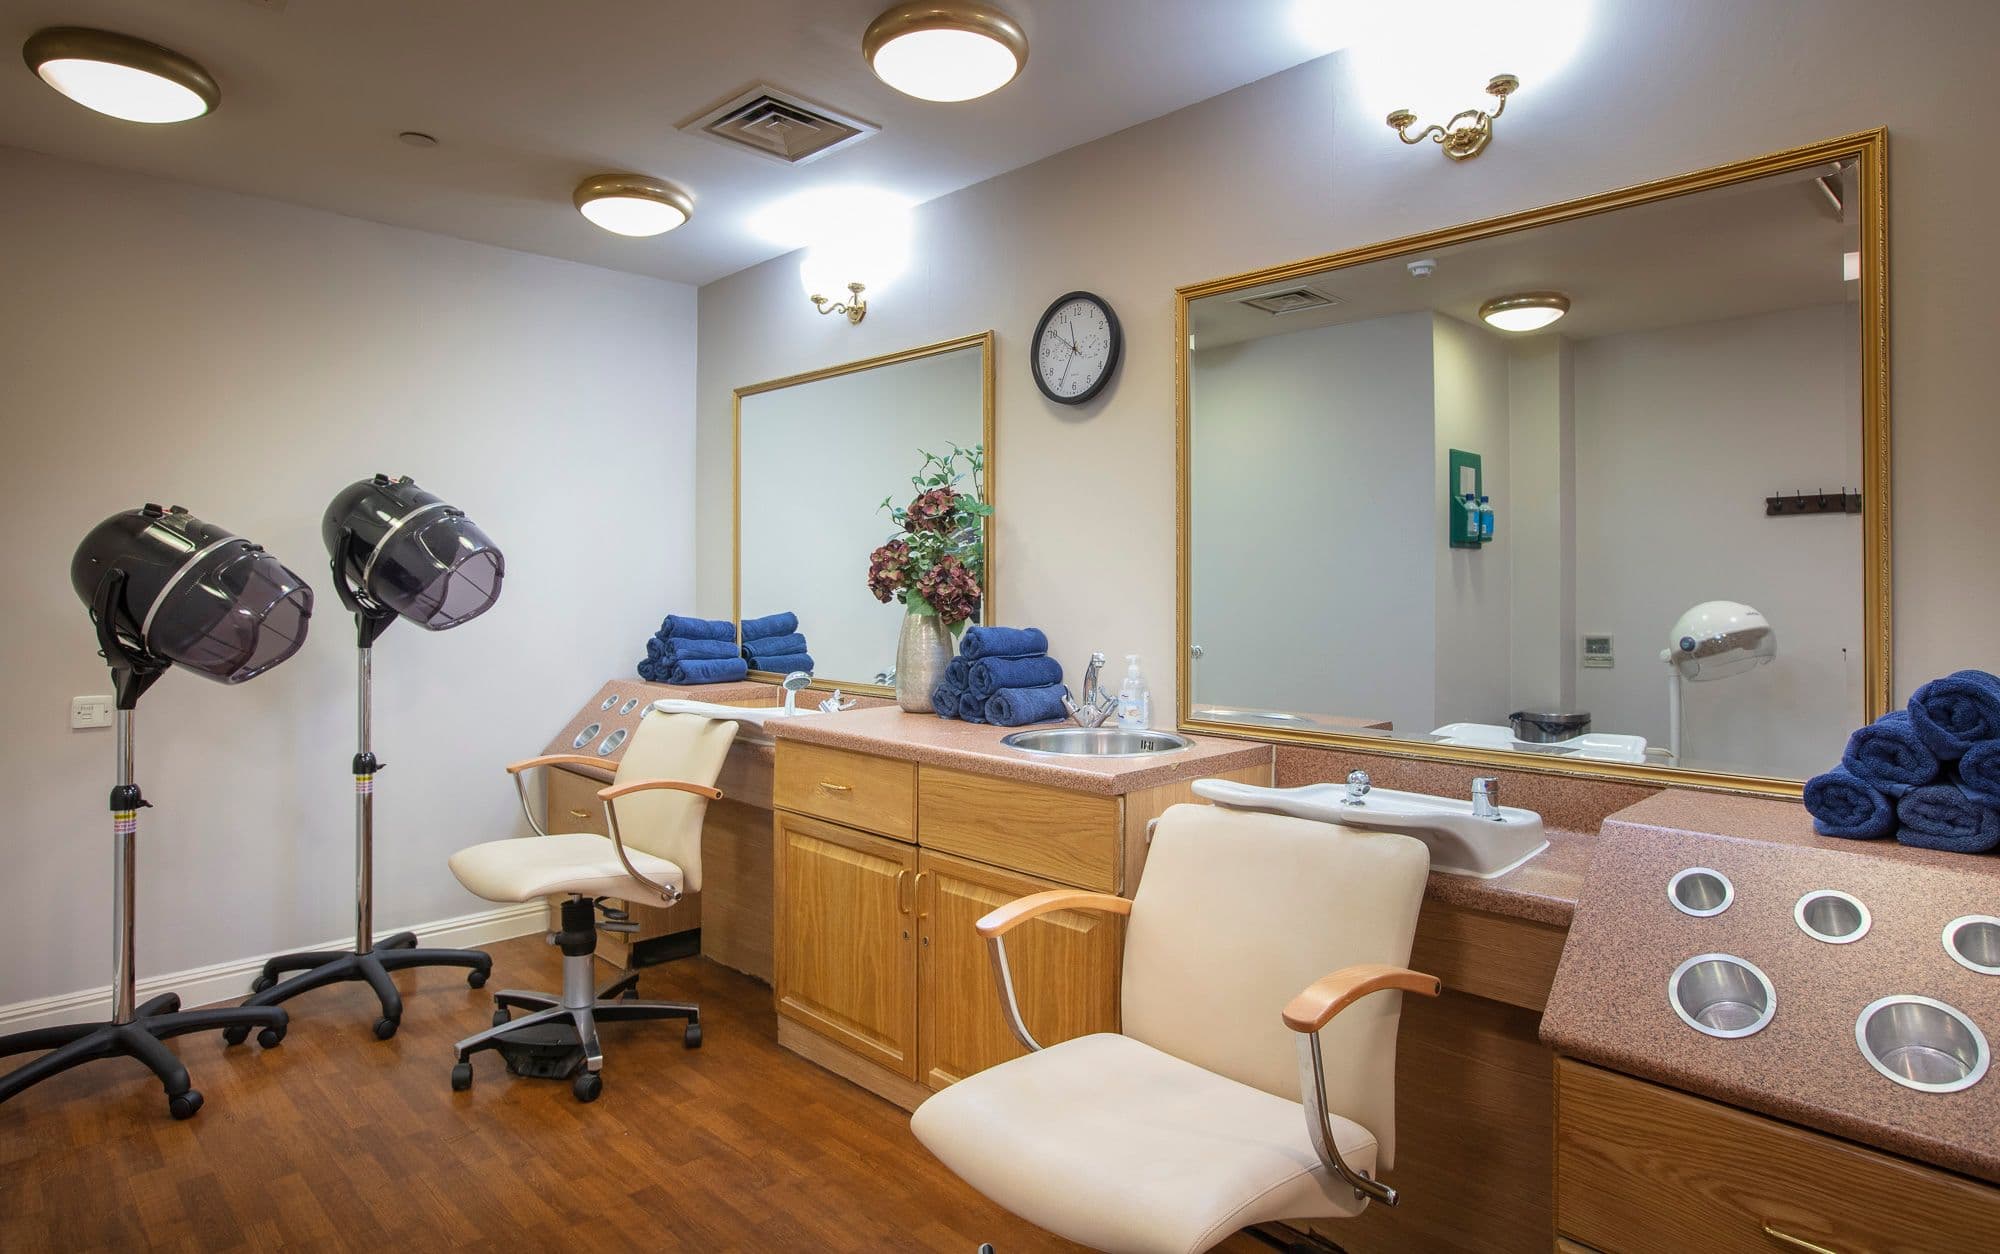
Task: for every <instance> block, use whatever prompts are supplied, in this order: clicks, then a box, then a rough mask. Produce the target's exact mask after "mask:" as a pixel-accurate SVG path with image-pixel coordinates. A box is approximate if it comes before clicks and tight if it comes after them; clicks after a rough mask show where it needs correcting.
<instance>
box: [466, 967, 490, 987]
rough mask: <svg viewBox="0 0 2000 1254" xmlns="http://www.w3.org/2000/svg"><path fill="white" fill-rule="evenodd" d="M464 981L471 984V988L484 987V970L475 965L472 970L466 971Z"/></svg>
mask: <svg viewBox="0 0 2000 1254" xmlns="http://www.w3.org/2000/svg"><path fill="white" fill-rule="evenodd" d="M465 982H466V983H467V984H469V985H471V986H472V987H473V988H485V987H486V972H484V971H481V970H479V969H478V968H476V967H475V968H474V969H473V970H471V971H468V972H467V973H466V976H465Z"/></svg>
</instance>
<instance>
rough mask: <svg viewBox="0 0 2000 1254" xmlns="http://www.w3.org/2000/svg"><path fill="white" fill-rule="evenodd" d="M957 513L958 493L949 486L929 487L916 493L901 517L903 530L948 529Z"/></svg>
mask: <svg viewBox="0 0 2000 1254" xmlns="http://www.w3.org/2000/svg"><path fill="white" fill-rule="evenodd" d="M957 513H958V493H956V492H954V491H952V490H951V489H950V488H931V489H930V490H928V491H925V492H919V493H917V499H916V500H914V501H911V502H910V508H909V512H908V513H907V514H906V515H905V516H904V518H903V530H905V531H911V532H916V531H948V530H950V529H951V520H952V518H953V516H954V515H956V514H957Z"/></svg>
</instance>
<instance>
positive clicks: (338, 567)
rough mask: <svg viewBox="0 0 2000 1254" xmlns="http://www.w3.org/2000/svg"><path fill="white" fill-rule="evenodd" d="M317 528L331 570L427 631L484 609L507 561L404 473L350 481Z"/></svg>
mask: <svg viewBox="0 0 2000 1254" xmlns="http://www.w3.org/2000/svg"><path fill="white" fill-rule="evenodd" d="M320 535H321V537H322V538H323V539H324V540H325V541H326V550H327V552H328V553H329V554H331V555H332V557H333V564H334V570H335V571H336V572H337V577H338V578H340V579H342V580H345V581H346V582H347V583H348V584H349V585H350V586H351V587H353V588H354V590H355V591H356V593H358V594H359V595H360V596H361V598H362V599H363V600H364V601H366V602H369V603H372V604H375V605H382V606H387V607H388V608H389V609H392V610H394V611H396V613H398V614H400V615H402V616H403V617H404V618H407V619H409V620H410V621H411V622H413V623H416V624H417V625H418V626H420V627H423V628H425V629H426V630H429V631H443V630H445V629H446V628H448V627H456V626H458V625H459V624H460V623H463V622H468V621H470V620H472V619H474V618H477V617H479V616H480V615H481V614H484V613H485V612H486V611H487V610H488V609H490V608H492V605H493V602H495V601H496V600H498V599H499V597H500V581H501V580H502V579H503V578H505V576H506V573H507V561H506V559H505V558H504V557H502V556H501V554H500V550H499V549H498V548H496V547H494V544H493V541H492V540H490V539H488V538H487V536H486V533H485V532H483V531H481V530H480V529H479V527H478V525H477V524H475V523H474V522H473V521H472V520H471V519H470V518H467V517H466V516H465V513H464V511H462V510H459V509H457V508H455V507H453V506H451V505H448V504H446V503H445V502H444V501H443V500H441V499H439V498H438V497H436V496H433V495H432V494H430V493H429V492H426V491H424V490H423V489H422V488H419V487H418V486H417V485H416V484H415V483H414V482H412V481H411V480H410V479H409V478H408V477H407V476H406V477H404V478H400V479H391V478H389V477H388V476H387V475H376V476H375V477H374V478H373V479H363V480H361V481H360V482H359V483H354V484H350V485H349V486H348V487H346V488H344V489H343V490H342V491H341V492H340V494H339V495H338V496H336V497H334V498H333V503H332V504H331V505H328V506H327V507H326V517H325V518H324V519H323V520H322V521H321V523H320Z"/></svg>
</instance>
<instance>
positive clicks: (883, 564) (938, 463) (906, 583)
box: [868, 444, 993, 632]
mask: <svg viewBox="0 0 2000 1254" xmlns="http://www.w3.org/2000/svg"><path fill="white" fill-rule="evenodd" d="M917 451H918V453H920V454H921V455H922V456H923V459H924V462H923V466H922V468H921V469H919V470H918V471H917V473H916V474H915V475H912V476H911V477H910V486H911V487H914V488H915V489H917V495H916V497H915V498H914V499H913V500H911V502H910V503H909V504H908V505H906V506H899V505H896V504H894V501H895V498H894V497H883V498H882V507H881V508H882V511H883V512H884V513H886V514H888V515H889V519H890V521H891V522H894V523H895V524H896V527H897V529H898V534H896V535H894V536H892V537H890V539H889V540H888V542H887V543H885V544H883V545H882V546H881V547H880V548H878V549H876V550H875V551H874V552H873V553H870V554H869V555H868V591H870V592H871V593H873V594H874V595H875V599H876V600H877V601H880V602H882V603H883V604H884V605H886V604H888V603H889V601H890V600H891V599H894V600H896V601H898V602H901V603H902V604H903V605H905V606H907V607H908V608H909V612H910V613H912V614H924V615H930V614H935V615H936V616H937V617H939V618H940V619H942V620H943V621H944V625H945V626H946V627H948V628H950V629H951V630H953V631H954V632H955V631H957V630H959V628H960V627H962V626H963V625H964V624H966V623H967V622H971V621H973V620H975V619H977V618H978V616H979V601H980V589H981V587H983V586H984V583H985V576H986V527H985V523H986V519H987V517H988V516H989V515H991V514H992V513H993V507H992V506H991V505H988V504H986V501H985V495H986V484H985V476H986V448H985V446H984V445H980V444H975V445H973V446H972V447H971V448H960V447H959V446H958V445H956V444H954V445H952V446H951V452H949V453H945V454H937V453H926V452H924V451H923V450H922V449H918V450H917Z"/></svg>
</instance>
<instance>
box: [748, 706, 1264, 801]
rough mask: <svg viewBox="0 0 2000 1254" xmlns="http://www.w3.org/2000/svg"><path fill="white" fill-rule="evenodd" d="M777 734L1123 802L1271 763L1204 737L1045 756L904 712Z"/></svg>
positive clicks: (978, 726) (887, 709)
mask: <svg viewBox="0 0 2000 1254" xmlns="http://www.w3.org/2000/svg"><path fill="white" fill-rule="evenodd" d="M1045 726H1057V724H1045ZM769 730H770V731H771V732H772V734H773V735H775V736H776V737H778V738H779V739H781V740H796V741H799V742H801V743H805V744H816V745H826V746H827V747H829V748H833V749H851V750H853V751H854V752H856V753H872V754H875V755H877V756H878V757H885V758H899V759H901V760H903V761H907V762H918V763H925V764H928V765H931V766H943V767H950V768H952V769H954V770H960V771H972V772H974V773H976V774H980V775H994V776H998V777H1000V778H1003V779H1015V780H1020V781H1021V782H1022V783H1027V784H1046V785H1048V786H1049V787H1051V788H1067V789H1070V790H1072V791H1074V792H1089V793H1098V794H1100V795H1103V796H1119V795H1122V794H1124V793H1129V792H1136V791H1138V790H1139V789H1141V788H1151V787H1153V786H1154V785H1156V784H1168V783H1173V782H1175V781H1177V780H1183V779H1194V778H1197V777H1199V776H1202V775H1212V774H1214V773H1215V772H1217V771H1233V770H1237V769H1239V768H1241V767H1246V766H1259V765H1262V764H1265V763H1268V762H1269V761H1270V760H1271V747H1270V746H1269V745H1265V744H1256V743H1252V742H1247V741H1242V740H1221V739H1214V738H1210V737H1197V736H1189V737H1188V738H1187V739H1188V740H1189V741H1191V742H1192V743H1191V744H1190V746H1189V747H1188V748H1186V749H1179V750H1175V751H1174V752H1171V753H1158V754H1149V755H1147V756H1145V757H1138V758H1104V759H1095V758H1087V757H1062V758H1050V757H1040V756H1037V755H1034V754H1029V753H1024V752H1022V751H1021V750H1019V749H1010V748H1008V747H1007V746H1005V745H1003V744H1001V743H1000V740H1001V738H1002V737H1004V736H1010V735H1012V734H1013V733H1015V732H1017V731H1027V730H1029V729H1028V728H1022V727H992V726H988V725H987V724H984V723H962V722H959V721H958V720H956V719H942V718H939V717H937V716H936V715H935V714H911V713H908V712H907V711H904V710H902V709H900V708H898V707H896V706H883V707H880V708H876V709H868V710H848V711H846V712H845V713H841V714H815V715H812V716H810V717H807V718H797V719H791V720H788V721H786V722H783V723H773V724H771V725H770V728H769Z"/></svg>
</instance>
